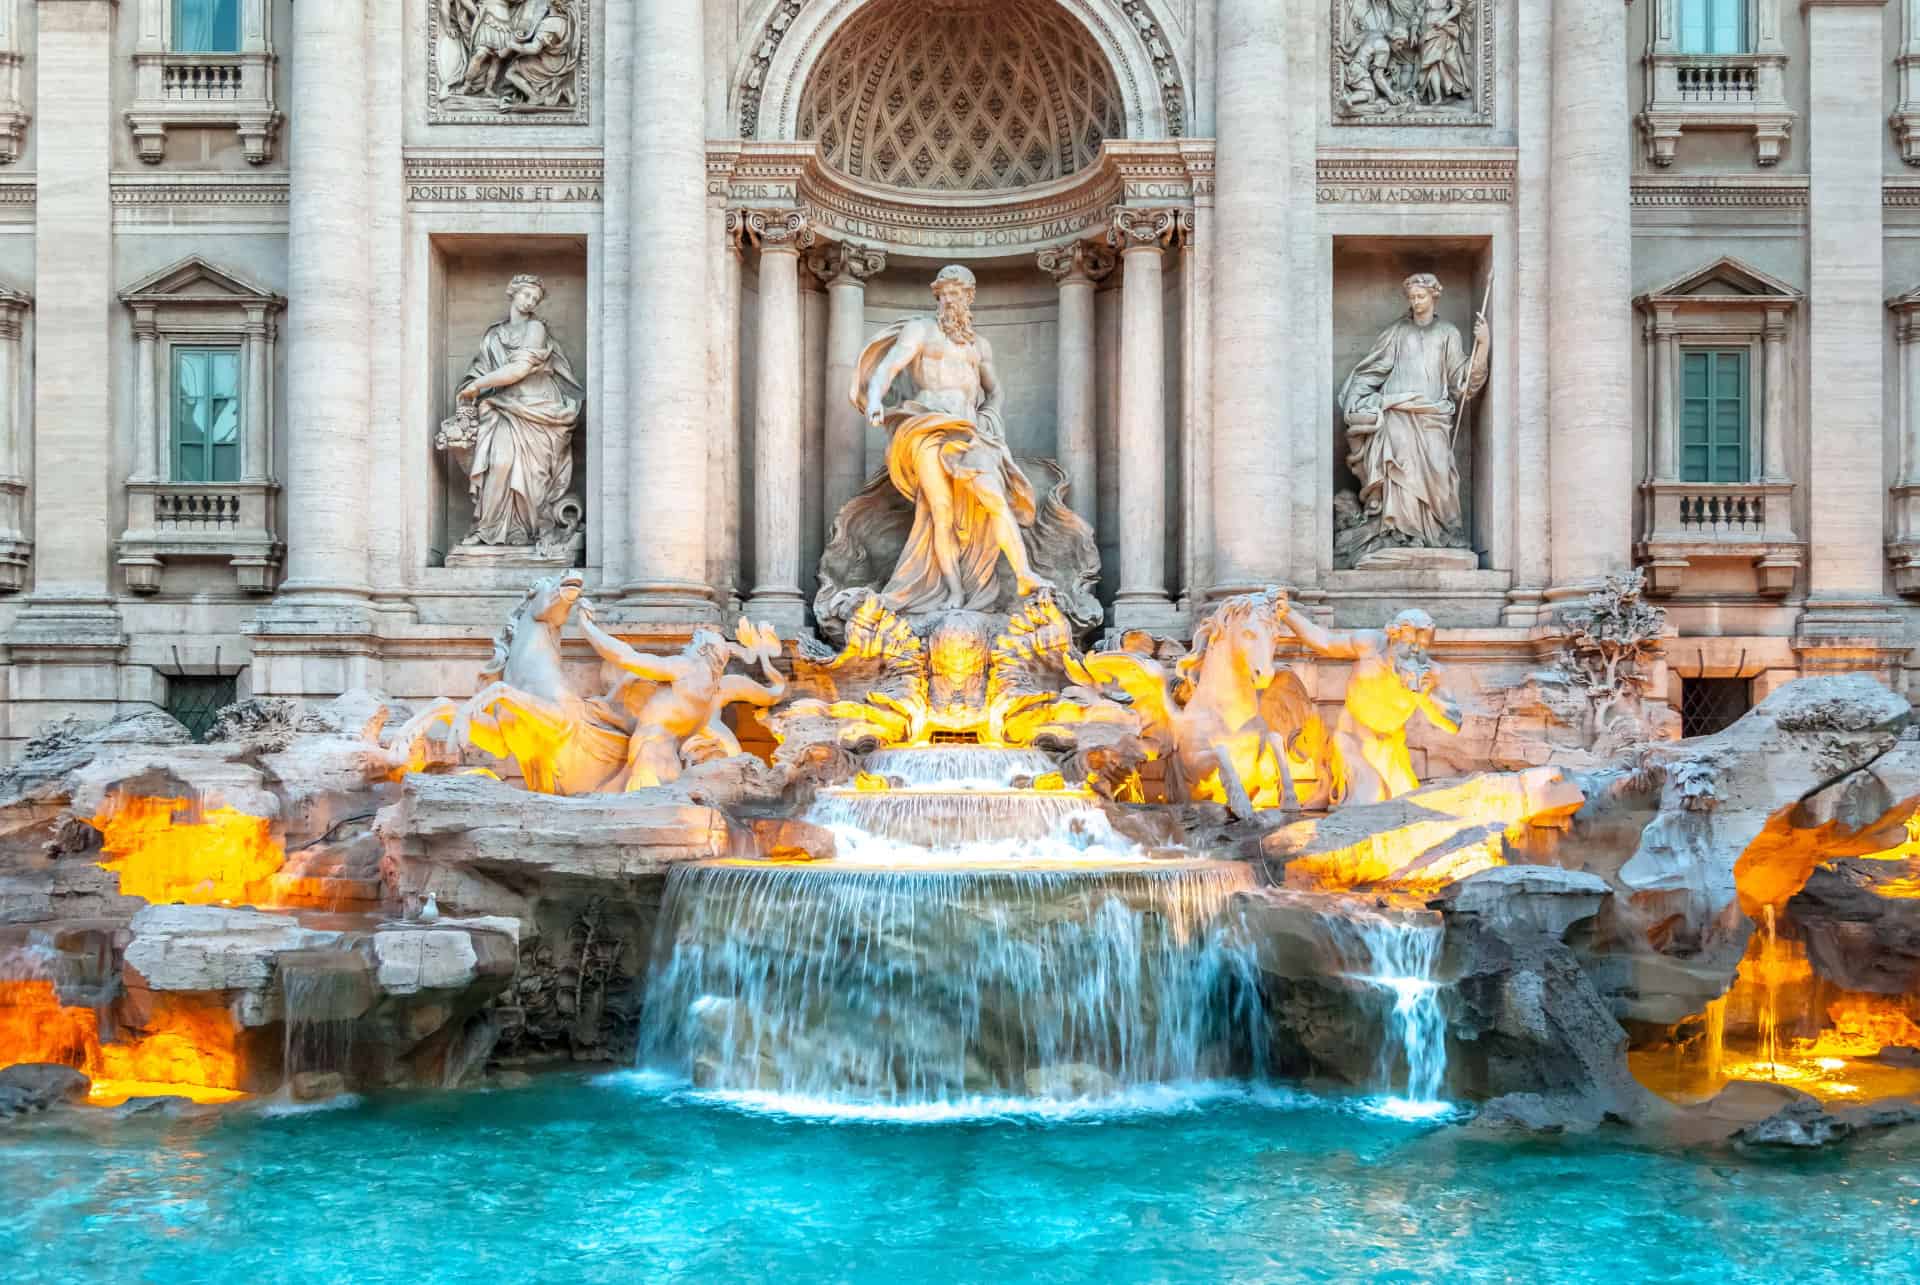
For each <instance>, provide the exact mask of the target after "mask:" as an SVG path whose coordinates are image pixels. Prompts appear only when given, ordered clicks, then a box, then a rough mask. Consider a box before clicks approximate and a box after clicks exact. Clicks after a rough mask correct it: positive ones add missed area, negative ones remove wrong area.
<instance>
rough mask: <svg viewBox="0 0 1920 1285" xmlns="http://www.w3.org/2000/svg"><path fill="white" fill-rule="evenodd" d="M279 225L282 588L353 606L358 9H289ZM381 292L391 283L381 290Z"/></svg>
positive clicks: (358, 400) (363, 322) (362, 258)
mask: <svg viewBox="0 0 1920 1285" xmlns="http://www.w3.org/2000/svg"><path fill="white" fill-rule="evenodd" d="M290 56H291V58H292V72H293V76H292V79H293V83H294V84H296V85H298V86H300V104H299V110H297V111H294V112H292V113H290V119H289V124H290V127H291V131H292V133H291V138H290V140H289V143H288V165H287V168H288V170H289V176H288V183H289V195H288V215H287V261H288V270H287V296H288V300H287V323H286V326H287V503H286V506H285V511H286V515H287V579H286V582H285V584H284V585H283V586H282V587H281V596H282V597H284V598H292V599H296V600H299V599H307V600H314V599H320V600H336V601H339V600H353V599H359V598H364V597H365V596H366V595H367V593H368V583H367V575H368V569H367V543H368V541H367V518H368V505H367V495H368V484H367V476H368V470H369V468H370V461H369V455H368V450H369V439H368V425H369V422H370V421H371V419H372V407H371V404H370V383H369V381H370V379H371V369H370V365H369V361H368V354H369V353H370V351H371V345H370V344H369V342H368V335H367V315H368V313H369V311H370V310H371V308H372V289H373V276H372V273H371V271H370V270H369V252H370V246H371V242H370V239H369V234H368V228H369V226H370V219H371V215H372V190H371V186H370V184H369V180H368V167H367V137H368V134H367V109H368V94H367V83H366V68H367V60H368V49H367V6H366V4H365V3H363V2H362V0H340V3H336V4H305V3H302V4H296V5H294V6H293V49H292V51H291V55H290ZM386 284H387V285H388V287H391V284H392V283H386Z"/></svg>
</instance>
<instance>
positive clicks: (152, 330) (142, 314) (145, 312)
mask: <svg viewBox="0 0 1920 1285" xmlns="http://www.w3.org/2000/svg"><path fill="white" fill-rule="evenodd" d="M133 334H134V338H136V339H157V338H159V337H160V319H159V316H158V310H157V309H156V308H155V307H154V306H153V305H152V304H135V305H134V308H133Z"/></svg>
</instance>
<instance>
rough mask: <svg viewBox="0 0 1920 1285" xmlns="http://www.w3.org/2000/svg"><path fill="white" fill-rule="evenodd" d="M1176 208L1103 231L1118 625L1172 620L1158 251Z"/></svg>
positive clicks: (1137, 215) (1120, 216) (1116, 216)
mask: <svg viewBox="0 0 1920 1285" xmlns="http://www.w3.org/2000/svg"><path fill="white" fill-rule="evenodd" d="M1179 222H1180V212H1179V211H1178V210H1171V209H1161V210H1137V209H1128V208H1126V207H1125V206H1122V207H1120V208H1117V209H1115V210H1114V212H1113V224H1112V227H1111V229H1110V230H1109V231H1108V233H1107V238H1108V242H1109V244H1111V245H1113V246H1114V247H1115V248H1116V249H1118V250H1119V251H1120V265H1121V266H1120V513H1119V518H1120V521H1119V528H1120V589H1119V592H1117V593H1116V594H1115V595H1114V599H1113V623H1114V624H1115V626H1117V627H1119V628H1121V629H1129V628H1150V627H1154V626H1165V625H1167V624H1169V623H1171V610H1170V608H1169V605H1168V602H1167V556H1166V552H1167V343H1166V312H1165V308H1164V300H1163V298H1162V289H1163V277H1162V273H1161V267H1162V263H1161V256H1162V255H1163V254H1164V253H1165V250H1164V247H1165V246H1166V244H1167V243H1168V242H1169V241H1171V240H1172V239H1173V235H1174V232H1175V231H1176V229H1177V228H1178V227H1179Z"/></svg>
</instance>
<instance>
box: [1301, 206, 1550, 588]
mask: <svg viewBox="0 0 1920 1285" xmlns="http://www.w3.org/2000/svg"><path fill="white" fill-rule="evenodd" d="M1492 251H1493V246H1492V241H1491V240H1490V239H1489V238H1487V237H1471V236H1462V237H1416V236H1383V237H1373V236H1337V237H1335V238H1334V239H1333V309H1332V312H1333V372H1332V373H1333V383H1332V392H1333V397H1332V402H1331V404H1330V405H1328V406H1327V407H1326V408H1325V409H1324V411H1323V415H1324V419H1323V420H1322V423H1323V424H1325V425H1326V429H1325V431H1326V432H1327V433H1329V434H1330V440H1331V442H1332V450H1331V451H1330V452H1329V456H1330V462H1331V472H1332V483H1333V495H1334V497H1335V513H1334V517H1333V527H1334V529H1333V530H1330V531H1327V532H1325V533H1324V534H1323V538H1324V539H1327V540H1329V541H1332V540H1333V539H1334V538H1335V535H1336V533H1337V532H1338V530H1339V528H1340V525H1341V517H1340V510H1341V509H1342V508H1343V507H1344V506H1343V505H1342V504H1341V503H1340V499H1339V497H1341V496H1342V495H1343V494H1345V495H1355V496H1357V494H1358V491H1359V486H1360V483H1359V479H1358V477H1356V475H1355V474H1354V471H1353V469H1352V468H1350V467H1349V466H1348V463H1347V452H1348V443H1347V429H1346V420H1345V416H1344V415H1343V414H1342V410H1341V399H1340V394H1341V391H1342V389H1344V388H1345V386H1346V383H1347V378H1348V376H1349V375H1351V374H1352V373H1353V371H1354V368H1355V367H1356V366H1357V365H1358V364H1359V363H1360V362H1361V360H1362V359H1363V358H1365V357H1366V355H1367V353H1368V352H1369V351H1370V350H1371V349H1372V347H1373V345H1374V342H1375V340H1376V339H1378V338H1379V337H1380V335H1381V333H1382V332H1383V331H1385V330H1386V328H1387V327H1388V326H1389V325H1390V324H1391V323H1392V322H1394V321H1396V320H1398V319H1399V318H1401V317H1404V316H1405V315H1406V313H1407V298H1406V291H1405V288H1404V284H1403V283H1404V282H1405V281H1406V279H1407V278H1408V277H1409V276H1412V275H1413V274H1414V273H1417V272H1430V273H1432V274H1433V275H1434V276H1436V277H1438V278H1439V279H1440V285H1441V295H1440V304H1439V307H1438V308H1437V309H1436V316H1437V317H1438V318H1439V319H1440V320H1444V321H1450V322H1452V323H1453V324H1454V325H1455V326H1456V327H1458V328H1459V330H1460V337H1461V341H1462V343H1463V345H1464V347H1465V350H1467V351H1471V349H1472V346H1473V318H1474V313H1475V312H1476V311H1478V309H1479V307H1480V303H1481V300H1482V298H1483V296H1484V294H1485V291H1486V286H1487V273H1488V270H1489V268H1490V266H1491V264H1492ZM1489 321H1490V322H1491V324H1492V326H1493V329H1494V336H1493V338H1494V341H1495V342H1494V343H1493V348H1492V354H1491V362H1492V363H1493V364H1494V365H1495V366H1496V367H1497V364H1498V361H1499V356H1500V346H1499V343H1498V342H1497V341H1498V338H1499V329H1500V327H1501V325H1502V324H1508V325H1510V324H1512V319H1511V318H1503V317H1500V316H1498V315H1495V316H1491V317H1489ZM1498 377H1499V371H1498V369H1497V368H1496V369H1494V370H1492V371H1491V373H1490V375H1489V384H1491V383H1492V381H1493V380H1495V379H1497V378H1498ZM1488 397H1489V394H1488V390H1487V389H1482V390H1481V392H1480V393H1479V395H1478V396H1476V397H1475V398H1474V399H1473V400H1472V402H1471V404H1470V405H1469V407H1468V410H1467V416H1466V421H1465V423H1464V424H1463V425H1462V426H1461V428H1460V431H1459V433H1458V434H1457V436H1456V438H1455V440H1454V443H1453V459H1454V467H1455V469H1456V470H1457V471H1458V473H1459V477H1460V508H1461V518H1462V522H1463V524H1464V527H1465V530H1466V533H1467V539H1468V540H1469V542H1470V543H1471V545H1472V549H1473V551H1474V552H1475V553H1476V554H1478V555H1480V557H1481V560H1482V561H1484V556H1485V553H1486V550H1487V547H1488V544H1489V539H1488V531H1487V516H1488V514H1489V512H1490V509H1491V502H1490V490H1489V488H1490V486H1491V481H1492V474H1491V470H1490V469H1489V468H1488V467H1487V459H1488V438H1489V433H1490V430H1491V426H1490V425H1489V423H1488V420H1489V415H1488ZM1335 569H1336V570H1340V569H1342V568H1341V565H1340V564H1339V563H1338V562H1336V564H1335Z"/></svg>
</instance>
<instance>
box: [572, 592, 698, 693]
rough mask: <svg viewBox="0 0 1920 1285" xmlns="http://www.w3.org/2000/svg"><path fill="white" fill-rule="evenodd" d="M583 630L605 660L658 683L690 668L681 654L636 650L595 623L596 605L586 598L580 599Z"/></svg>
mask: <svg viewBox="0 0 1920 1285" xmlns="http://www.w3.org/2000/svg"><path fill="white" fill-rule="evenodd" d="M580 631H581V633H583V634H584V635H585V636H586V639H587V645H588V646H590V647H592V648H593V650H594V651H595V652H597V653H598V654H599V656H600V659H601V660H604V661H606V662H607V663H608V664H609V665H616V666H618V667H619V668H621V669H624V670H626V671H627V672H628V673H629V674H633V675H635V676H636V677H639V678H647V679H651V680H653V681H654V682H656V683H670V682H673V681H674V680H675V679H677V678H679V677H680V676H681V675H682V674H683V673H684V672H685V671H686V665H687V662H686V661H684V660H682V659H681V658H680V657H678V656H651V655H648V654H647V653H646V652H644V651H636V650H635V649H634V648H632V647H629V646H627V644H625V643H623V642H621V641H620V640H619V639H618V638H615V637H614V636H613V635H612V634H610V633H608V632H607V631H606V630H604V629H602V628H600V626H599V625H597V624H595V623H594V619H593V608H592V607H591V606H589V605H588V604H587V602H586V600H585V599H582V600H581V603H580Z"/></svg>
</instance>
